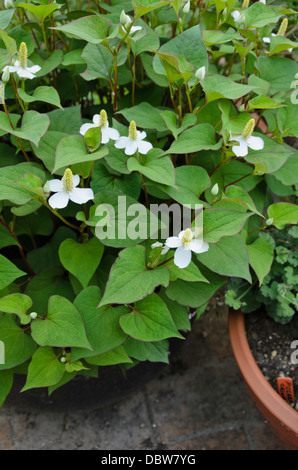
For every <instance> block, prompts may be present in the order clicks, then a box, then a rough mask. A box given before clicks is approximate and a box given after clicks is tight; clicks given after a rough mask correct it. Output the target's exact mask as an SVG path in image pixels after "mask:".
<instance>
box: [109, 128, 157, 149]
mask: <svg viewBox="0 0 298 470" xmlns="http://www.w3.org/2000/svg"><path fill="white" fill-rule="evenodd" d="M146 135H147V134H146V132H145V131H143V132H140V131H138V130H137V128H136V123H135V121H131V123H130V125H129V130H128V137H120V139H118V140H117V141H116V142H115V147H116V148H117V149H125V154H126V155H134V154H135V153H136V151H137V150H138V151H139V152H140V153H141V154H143V155H146V154H147V153H148V152H149V150H151V149H152V148H153V145H152V144H150V142H146V141H145V140H144V139H145V137H146Z"/></svg>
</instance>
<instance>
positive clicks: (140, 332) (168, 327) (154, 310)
mask: <svg viewBox="0 0 298 470" xmlns="http://www.w3.org/2000/svg"><path fill="white" fill-rule="evenodd" d="M120 326H121V328H122V329H123V331H124V332H125V333H126V334H128V335H129V336H131V337H132V338H134V339H138V340H140V341H161V340H162V339H166V338H171V337H176V338H183V336H181V335H180V334H179V333H178V331H177V329H176V326H175V324H174V322H173V319H172V317H171V314H170V312H169V310H168V308H167V306H166V304H165V303H164V302H163V301H162V300H161V298H160V297H159V296H158V295H157V294H151V295H149V296H148V297H146V298H145V299H144V300H141V301H140V302H136V303H135V305H134V308H133V310H132V311H131V312H130V313H127V314H124V315H122V316H121V317H120Z"/></svg>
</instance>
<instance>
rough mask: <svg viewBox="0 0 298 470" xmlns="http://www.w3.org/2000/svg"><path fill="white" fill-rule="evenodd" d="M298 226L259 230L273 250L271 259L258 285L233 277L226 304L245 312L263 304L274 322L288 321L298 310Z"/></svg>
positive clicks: (227, 292) (261, 237) (226, 296)
mask: <svg viewBox="0 0 298 470" xmlns="http://www.w3.org/2000/svg"><path fill="white" fill-rule="evenodd" d="M297 239H298V227H297V226H296V227H292V228H291V229H290V230H286V229H284V230H281V231H277V230H275V229H274V230H272V231H270V232H267V233H261V234H260V238H259V239H258V240H263V241H264V240H266V242H268V243H270V245H271V247H272V249H273V250H274V261H273V263H272V266H271V269H270V272H269V273H268V274H267V276H266V277H265V278H264V280H263V284H262V285H261V287H258V286H257V281H255V283H253V284H252V285H249V284H248V283H246V282H242V281H240V280H239V279H236V278H235V279H232V280H231V281H230V283H229V285H228V289H227V291H226V294H225V299H226V303H227V304H228V305H229V306H230V307H232V308H234V309H235V310H238V309H241V310H242V311H243V312H244V313H249V312H253V311H255V310H257V309H259V308H261V307H262V305H264V306H265V308H266V311H267V314H268V315H269V316H270V317H272V318H273V319H274V320H275V321H276V322H279V323H288V322H289V321H290V320H291V319H292V318H293V316H294V314H295V313H297V311H298V275H297V274H296V273H297V266H298V244H297Z"/></svg>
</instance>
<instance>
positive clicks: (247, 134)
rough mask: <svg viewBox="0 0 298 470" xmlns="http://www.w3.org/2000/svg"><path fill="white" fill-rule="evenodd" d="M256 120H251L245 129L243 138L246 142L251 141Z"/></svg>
mask: <svg viewBox="0 0 298 470" xmlns="http://www.w3.org/2000/svg"><path fill="white" fill-rule="evenodd" d="M255 125H256V123H255V120H254V119H250V120H249V121H248V123H247V124H246V126H245V128H244V129H243V132H242V136H243V137H244V139H245V140H247V139H249V138H250V137H251V136H252V133H253V131H254V128H255Z"/></svg>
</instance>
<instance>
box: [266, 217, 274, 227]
mask: <svg viewBox="0 0 298 470" xmlns="http://www.w3.org/2000/svg"><path fill="white" fill-rule="evenodd" d="M273 222H274V219H273V217H271V218H270V219H267V220H266V225H272V224H273Z"/></svg>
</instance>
